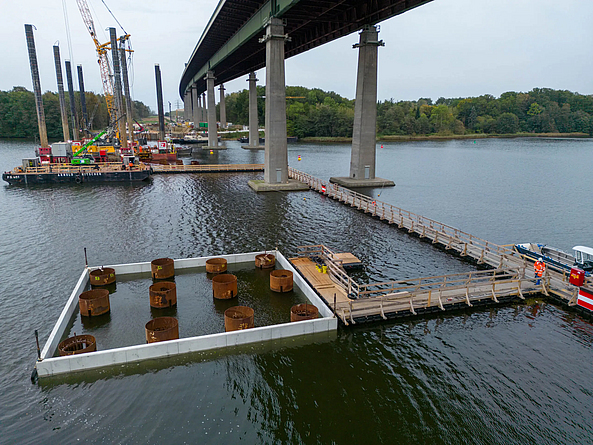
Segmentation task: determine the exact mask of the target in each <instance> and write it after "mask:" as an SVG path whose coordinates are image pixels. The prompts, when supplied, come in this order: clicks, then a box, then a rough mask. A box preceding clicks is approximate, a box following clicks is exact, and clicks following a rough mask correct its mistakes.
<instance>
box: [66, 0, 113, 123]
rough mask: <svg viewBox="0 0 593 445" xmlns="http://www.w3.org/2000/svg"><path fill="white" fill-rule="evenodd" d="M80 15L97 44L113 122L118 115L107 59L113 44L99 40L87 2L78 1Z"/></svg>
mask: <svg viewBox="0 0 593 445" xmlns="http://www.w3.org/2000/svg"><path fill="white" fill-rule="evenodd" d="M76 4H77V5H78V9H79V10H80V15H82V21H83V22H84V24H85V25H86V29H87V31H88V32H89V33H90V34H91V38H92V39H93V42H94V43H95V48H96V49H97V57H98V59H99V60H98V62H99V70H100V71H101V81H102V82H103V94H104V95H105V102H107V111H108V112H109V115H110V116H111V119H112V120H113V119H114V118H115V115H116V113H114V111H115V110H114V107H115V106H114V98H113V78H112V76H111V65H110V63H109V57H107V51H108V50H109V49H110V48H111V47H110V45H111V42H107V43H103V44H101V43H100V42H99V40H98V39H97V32H96V31H95V24H94V22H93V16H92V15H91V11H90V10H89V5H88V4H87V2H86V0H76Z"/></svg>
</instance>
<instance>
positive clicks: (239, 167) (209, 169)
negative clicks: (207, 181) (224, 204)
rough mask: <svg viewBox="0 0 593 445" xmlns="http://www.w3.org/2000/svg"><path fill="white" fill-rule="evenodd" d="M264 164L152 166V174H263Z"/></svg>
mask: <svg viewBox="0 0 593 445" xmlns="http://www.w3.org/2000/svg"><path fill="white" fill-rule="evenodd" d="M263 171H264V164H199V165H189V164H184V165H153V166H152V172H153V173H154V174H175V173H177V174H181V173H227V172H263Z"/></svg>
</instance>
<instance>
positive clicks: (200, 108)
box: [194, 94, 203, 128]
mask: <svg viewBox="0 0 593 445" xmlns="http://www.w3.org/2000/svg"><path fill="white" fill-rule="evenodd" d="M196 117H197V118H198V120H197V121H194V128H198V123H199V122H203V119H202V95H201V94H198V112H197V114H196Z"/></svg>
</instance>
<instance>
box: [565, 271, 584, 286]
mask: <svg viewBox="0 0 593 445" xmlns="http://www.w3.org/2000/svg"><path fill="white" fill-rule="evenodd" d="M569 281H570V284H572V285H574V286H579V287H580V286H582V285H583V283H584V282H585V271H584V270H581V269H579V268H578V267H573V268H572V269H570V279H569Z"/></svg>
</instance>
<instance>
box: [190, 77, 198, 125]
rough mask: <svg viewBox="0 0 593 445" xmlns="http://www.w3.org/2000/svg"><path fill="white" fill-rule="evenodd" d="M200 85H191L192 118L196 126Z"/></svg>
mask: <svg viewBox="0 0 593 445" xmlns="http://www.w3.org/2000/svg"><path fill="white" fill-rule="evenodd" d="M196 119H198V86H197V85H196V84H195V83H194V84H193V85H192V87H191V120H192V121H194V128H196V127H197V126H198V121H197V120H196Z"/></svg>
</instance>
